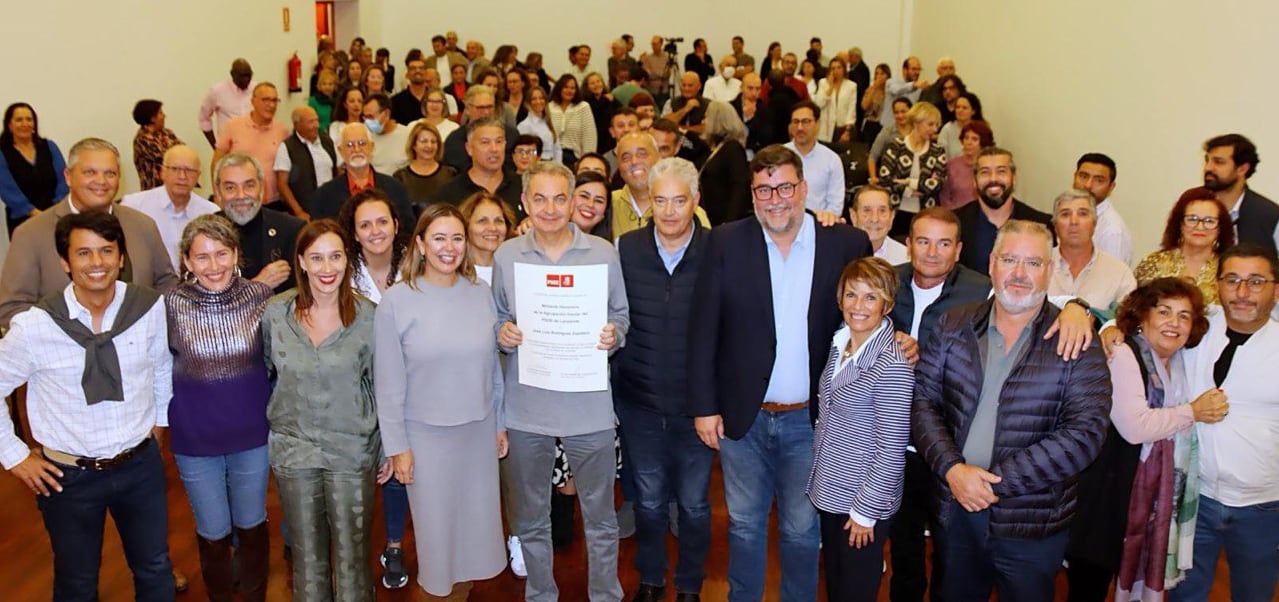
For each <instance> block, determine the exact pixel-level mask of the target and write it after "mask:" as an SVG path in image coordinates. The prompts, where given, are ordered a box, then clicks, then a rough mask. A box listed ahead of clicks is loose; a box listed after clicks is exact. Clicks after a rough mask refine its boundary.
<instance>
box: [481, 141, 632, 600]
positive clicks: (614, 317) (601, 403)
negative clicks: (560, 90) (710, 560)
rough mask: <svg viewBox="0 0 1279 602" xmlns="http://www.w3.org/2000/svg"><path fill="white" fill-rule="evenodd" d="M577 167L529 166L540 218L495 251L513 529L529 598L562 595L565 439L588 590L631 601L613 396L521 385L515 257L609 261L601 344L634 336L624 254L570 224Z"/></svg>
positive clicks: (528, 185) (614, 345)
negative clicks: (557, 518)
mask: <svg viewBox="0 0 1279 602" xmlns="http://www.w3.org/2000/svg"><path fill="white" fill-rule="evenodd" d="M572 190H573V174H572V172H570V171H569V170H568V168H566V167H564V166H563V165H561V164H559V163H556V162H542V163H537V164H535V165H534V166H533V167H530V168H529V170H528V171H526V172H525V173H524V194H523V204H524V207H525V208H526V209H527V210H528V212H529V215H530V217H531V218H532V220H533V229H532V230H531V231H529V233H528V234H525V235H523V236H519V237H516V238H513V239H511V240H508V241H506V242H505V243H503V244H502V246H501V247H499V248H498V250H497V253H496V254H495V255H494V258H493V298H494V300H495V301H496V303H497V314H498V322H499V323H500V326H499V329H498V344H499V345H500V346H501V347H502V350H503V351H504V352H506V353H507V354H508V358H507V362H506V382H505V391H506V399H505V403H506V426H507V434H508V436H509V438H510V446H511V447H510V456H509V457H508V459H507V462H508V463H509V465H508V467H507V468H508V469H509V470H508V478H509V482H508V488H509V490H510V491H511V492H512V493H513V494H514V496H513V497H514V499H513V500H507V502H508V503H511V504H512V505H513V508H514V512H513V513H512V514H513V516H514V518H515V524H514V525H513V529H514V531H515V534H516V535H517V536H519V538H520V542H521V547H522V549H523V552H524V560H525V563H526V564H527V567H528V580H527V581H526V582H525V585H524V593H525V599H526V600H528V601H529V602H542V601H549V600H556V599H557V598H558V589H557V588H556V585H555V577H554V574H553V572H552V560H553V551H552V549H551V520H550V508H551V501H550V495H551V488H550V480H551V471H552V468H553V465H554V462H555V439H556V438H557V437H558V438H559V439H560V440H561V441H563V443H564V451H565V453H566V454H567V455H568V460H569V464H570V465H571V466H572V467H573V476H574V478H575V480H576V482H577V491H578V495H577V497H578V500H579V501H580V503H581V506H582V519H583V524H584V530H585V532H586V543H587V550H588V566H589V574H588V589H589V593H590V599H591V600H593V601H618V602H620V600H621V599H622V586H621V584H620V583H619V582H618V579H617V518H616V515H615V514H614V512H613V480H614V476H615V471H616V455H615V454H616V452H615V450H614V445H613V437H614V424H613V393H612V390H611V388H607V387H606V388H605V389H603V390H600V391H588V392H580V393H564V392H558V391H550V390H547V389H541V388H537V387H533V386H529V385H525V384H522V383H520V378H519V374H520V344H521V343H522V342H523V340H524V337H523V332H522V331H521V330H520V327H519V326H518V324H519V323H520V320H519V318H520V317H519V316H518V315H517V312H516V307H517V305H516V295H517V294H519V293H520V292H521V291H518V290H516V286H515V266H516V264H517V263H518V264H532V265H556V266H591V265H604V266H607V267H608V301H607V303H608V321H607V323H606V324H602V325H600V327H601V331H600V337H599V346H598V348H599V349H601V350H606V351H608V352H609V353H610V354H611V353H613V352H614V351H616V350H617V349H618V348H620V347H621V346H622V344H623V342H624V341H625V338H626V331H627V328H628V327H629V326H630V318H629V307H628V305H627V299H626V287H625V285H624V284H623V281H622V270H621V264H620V263H619V262H618V258H617V252H616V251H615V250H614V249H613V247H612V245H610V244H609V243H608V241H605V240H604V239H601V238H597V237H594V236H590V235H588V234H586V233H584V232H582V231H580V230H578V229H577V227H576V226H574V225H572V224H570V223H569V210H570V204H571V199H572Z"/></svg>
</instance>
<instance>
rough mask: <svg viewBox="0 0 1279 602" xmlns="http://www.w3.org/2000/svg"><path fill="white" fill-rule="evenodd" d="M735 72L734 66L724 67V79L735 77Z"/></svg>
mask: <svg viewBox="0 0 1279 602" xmlns="http://www.w3.org/2000/svg"><path fill="white" fill-rule="evenodd" d="M734 73H737V70H736V69H734V68H732V67H724V79H733V74H734Z"/></svg>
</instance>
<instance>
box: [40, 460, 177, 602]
mask: <svg viewBox="0 0 1279 602" xmlns="http://www.w3.org/2000/svg"><path fill="white" fill-rule="evenodd" d="M58 468H59V469H61V470H62V477H61V478H59V479H58V483H59V484H61V485H62V493H53V494H52V495H51V496H50V497H44V496H37V497H36V505H37V506H39V508H40V514H41V515H42V516H43V517H44V528H45V530H46V531H48V532H49V542H50V543H51V544H53V599H54V600H55V601H61V600H97V599H98V569H99V567H100V566H101V564H102V536H103V529H104V528H105V523H106V516H107V513H108V512H110V513H111V518H112V520H114V521H115V527H116V531H118V532H119V533H120V543H121V545H123V546H124V558H125V560H126V561H128V563H129V570H131V571H133V590H134V596H135V599H136V600H140V601H147V602H151V601H156V602H158V601H166V602H168V601H171V600H173V596H174V590H173V565H172V564H171V563H170V562H169V543H168V539H167V537H168V531H169V521H168V516H169V506H168V502H167V501H166V498H165V492H164V491H165V486H164V464H163V463H162V462H161V461H160V446H159V445H157V444H156V443H155V442H151V443H149V444H148V445H147V446H146V447H145V448H143V449H142V450H140V451H139V452H138V455H136V456H134V457H133V458H132V459H130V460H128V461H127V462H125V463H124V464H121V465H120V466H117V467H115V468H111V469H108V470H88V469H84V468H79V467H77V466H65V465H62V464H58Z"/></svg>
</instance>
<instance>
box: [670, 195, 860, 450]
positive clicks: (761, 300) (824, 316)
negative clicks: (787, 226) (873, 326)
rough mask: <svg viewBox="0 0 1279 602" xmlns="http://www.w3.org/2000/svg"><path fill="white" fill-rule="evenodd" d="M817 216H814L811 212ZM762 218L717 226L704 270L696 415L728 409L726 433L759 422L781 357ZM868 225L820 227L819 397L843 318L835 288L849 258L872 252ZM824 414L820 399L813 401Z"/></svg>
mask: <svg viewBox="0 0 1279 602" xmlns="http://www.w3.org/2000/svg"><path fill="white" fill-rule="evenodd" d="M810 219H811V216H810ZM764 236H765V235H764V230H763V226H761V225H760V223H759V220H758V219H757V218H755V217H748V218H746V219H742V220H738V221H735V222H730V223H727V224H724V225H722V226H719V227H716V228H715V229H713V230H711V236H710V239H709V241H708V244H707V245H706V256H705V257H704V258H703V260H702V269H701V272H700V273H699V274H698V278H697V287H696V289H695V291H696V292H695V293H694V296H693V298H694V299H696V302H695V303H694V305H693V314H692V316H693V317H692V328H691V329H690V332H689V336H690V340H689V374H695V375H697V377H696V378H693V379H691V381H690V382H689V414H690V415H692V416H714V415H716V414H718V415H720V416H722V417H723V419H724V435H725V436H727V437H729V438H731V439H740V438H742V436H743V435H745V434H746V431H747V430H749V429H750V427H751V424H752V423H754V422H755V416H756V415H757V414H758V413H759V407H760V404H762V403H763V402H764V393H765V392H766V391H767V390H768V381H769V378H770V377H771V375H772V371H773V360H774V359H775V358H776V350H777V333H776V331H775V330H774V325H773V324H774V323H773V291H772V287H771V285H770V284H769V270H768V249H767V247H766V246H765V242H764ZM871 252H872V251H871V247H870V239H869V238H867V237H866V233H865V232H862V231H861V230H858V229H855V228H852V227H849V226H845V225H837V226H831V227H829V228H823V227H821V226H818V227H817V242H816V253H815V258H816V259H815V262H814V265H813V286H812V290H811V292H810V298H809V305H808V364H809V388H810V391H809V399H810V400H816V398H817V384H818V377H819V376H820V375H821V371H822V368H823V367H824V366H825V365H826V356H827V353H826V352H827V351H828V350H829V348H830V340H831V335H833V334H834V332H835V330H836V329H837V328H839V324H840V321H841V317H840V312H839V308H838V306H837V305H836V304H835V287H836V286H837V285H838V284H839V275H840V273H841V272H842V271H843V269H844V266H845V265H847V264H848V262H850V261H852V260H854V259H857V258H860V257H867V256H869V255H871ZM809 409H810V411H811V413H812V415H814V416H815V415H816V412H817V404H815V403H813V404H810V406H809Z"/></svg>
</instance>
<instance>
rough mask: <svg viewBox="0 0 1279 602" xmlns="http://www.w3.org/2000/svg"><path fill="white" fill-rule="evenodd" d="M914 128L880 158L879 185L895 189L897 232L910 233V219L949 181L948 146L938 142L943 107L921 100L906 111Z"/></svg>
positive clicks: (932, 199) (932, 203) (893, 199)
mask: <svg viewBox="0 0 1279 602" xmlns="http://www.w3.org/2000/svg"><path fill="white" fill-rule="evenodd" d="M906 122H907V123H908V125H909V127H910V132H909V133H907V134H904V135H902V137H900V138H897V139H895V140H893V141H892V142H890V143H889V144H888V148H885V149H884V155H883V156H882V157H881V158H880V160H879V162H878V164H877V165H878V168H879V185H880V186H883V187H884V188H887V189H888V190H889V192H891V193H892V202H893V208H894V209H896V210H897V217H896V218H894V219H893V231H892V234H893V235H899V234H906V233H907V232H909V230H910V219H911V218H912V217H915V214H916V213H919V210H920V209H926V208H928V207H932V206H933V205H936V204H937V198H938V196H940V195H941V189H942V186H943V185H944V184H945V183H946V149H945V148H943V147H942V146H941V145H940V144H937V143H936V142H935V140H934V139H935V138H936V137H937V130H938V128H940V127H941V111H939V110H938V109H937V107H936V106H934V105H933V104H932V103H930V102H920V103H918V104H916V105H915V106H913V107H911V108H910V110H909V111H907V112H906Z"/></svg>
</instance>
